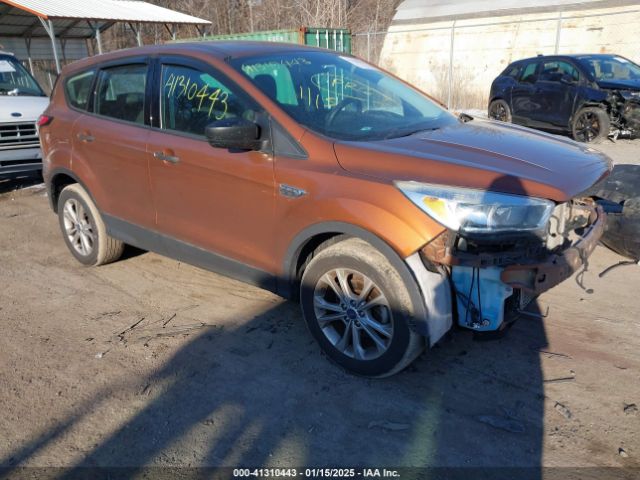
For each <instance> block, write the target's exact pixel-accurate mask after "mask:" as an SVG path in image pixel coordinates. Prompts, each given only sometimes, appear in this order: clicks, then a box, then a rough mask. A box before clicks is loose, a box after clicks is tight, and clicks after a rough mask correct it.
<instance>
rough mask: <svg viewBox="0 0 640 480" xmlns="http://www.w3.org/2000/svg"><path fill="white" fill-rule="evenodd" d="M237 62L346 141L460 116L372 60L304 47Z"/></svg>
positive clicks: (302, 119) (290, 108)
mask: <svg viewBox="0 0 640 480" xmlns="http://www.w3.org/2000/svg"><path fill="white" fill-rule="evenodd" d="M231 64H232V65H233V66H234V67H235V68H236V69H237V70H239V71H241V72H242V73H243V74H244V75H246V76H247V77H248V78H249V79H250V80H251V81H252V82H253V83H254V85H256V86H257V87H258V88H259V89H260V90H261V91H262V92H264V93H265V94H266V95H267V96H268V97H269V98H271V99H272V100H274V101H275V102H276V103H278V104H279V105H280V106H281V107H282V109H283V110H285V111H286V112H287V113H288V114H289V115H290V116H291V117H293V118H294V119H295V120H296V121H297V122H299V123H300V124H302V125H304V126H305V127H307V128H309V129H310V130H313V131H315V132H318V133H322V134H324V135H327V136H329V137H332V138H335V139H340V140H382V139H385V138H393V137H400V136H406V135H410V134H412V133H416V132H419V131H423V130H434V129H437V128H440V127H442V126H444V125H446V124H448V123H450V122H455V121H456V120H455V117H454V116H453V115H451V114H450V113H449V112H447V111H446V110H445V109H443V108H442V107H440V106H439V105H437V104H436V103H434V102H433V101H431V100H430V99H429V98H427V97H426V96H425V95H423V94H421V93H419V92H418V91H416V90H414V89H412V88H411V87H409V86H407V85H405V84H404V83H402V82H400V81H398V80H396V79H395V78H393V77H391V76H389V75H387V74H385V73H384V72H382V71H380V70H378V69H377V68H375V67H373V66H371V65H369V64H368V63H366V62H363V61H361V60H358V59H356V58H353V57H347V56H341V55H337V54H333V53H329V52H309V51H300V52H294V53H281V54H275V55H268V56H260V57H252V58H239V59H236V60H232V61H231Z"/></svg>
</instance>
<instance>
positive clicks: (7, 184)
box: [0, 172, 43, 194]
mask: <svg viewBox="0 0 640 480" xmlns="http://www.w3.org/2000/svg"><path fill="white" fill-rule="evenodd" d="M42 182H43V180H42V173H40V172H28V173H21V174H11V175H0V194H3V193H7V192H12V191H14V190H19V189H21V188H25V187H32V186H34V185H39V184H41V183H42Z"/></svg>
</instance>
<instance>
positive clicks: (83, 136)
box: [76, 133, 96, 143]
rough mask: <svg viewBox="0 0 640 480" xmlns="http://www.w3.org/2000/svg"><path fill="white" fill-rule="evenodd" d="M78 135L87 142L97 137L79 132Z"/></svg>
mask: <svg viewBox="0 0 640 480" xmlns="http://www.w3.org/2000/svg"><path fill="white" fill-rule="evenodd" d="M76 137H78V140H80V141H81V142H85V143H90V142H93V141H94V140H95V139H96V137H94V136H93V135H89V134H88V133H79V134H78V135H76Z"/></svg>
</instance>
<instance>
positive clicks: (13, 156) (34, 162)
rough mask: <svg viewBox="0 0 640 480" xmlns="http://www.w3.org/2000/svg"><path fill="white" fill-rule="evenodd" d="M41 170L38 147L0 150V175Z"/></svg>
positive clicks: (40, 155)
mask: <svg viewBox="0 0 640 480" xmlns="http://www.w3.org/2000/svg"><path fill="white" fill-rule="evenodd" d="M36 170H42V152H41V150H40V147H30V148H17V149H14V150H0V175H6V174H13V173H22V172H32V171H36Z"/></svg>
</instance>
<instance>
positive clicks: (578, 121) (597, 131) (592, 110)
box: [571, 107, 611, 143]
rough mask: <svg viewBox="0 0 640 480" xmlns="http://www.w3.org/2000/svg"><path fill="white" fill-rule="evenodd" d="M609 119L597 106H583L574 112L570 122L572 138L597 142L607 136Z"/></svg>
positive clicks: (579, 140) (609, 127)
mask: <svg viewBox="0 0 640 480" xmlns="http://www.w3.org/2000/svg"><path fill="white" fill-rule="evenodd" d="M610 129H611V120H610V119H609V115H608V114H607V112H605V111H604V110H603V109H602V108H599V107H585V108H583V109H581V110H579V111H578V113H576V115H575V117H574V118H573V122H572V124H571V132H572V134H573V139H574V140H577V141H578V142H584V143H598V142H601V141H602V140H604V139H605V138H607V137H608V136H609V131H610Z"/></svg>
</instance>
